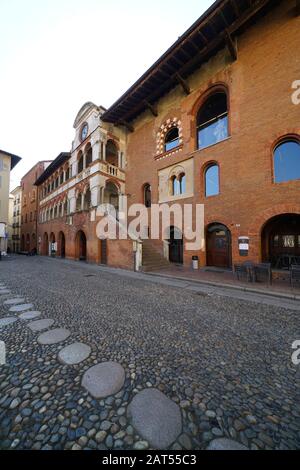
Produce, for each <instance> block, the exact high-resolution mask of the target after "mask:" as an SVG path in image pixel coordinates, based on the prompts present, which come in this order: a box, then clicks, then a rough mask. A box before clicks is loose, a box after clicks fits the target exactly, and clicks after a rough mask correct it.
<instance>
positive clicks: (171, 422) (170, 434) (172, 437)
mask: <svg viewBox="0 0 300 470" xmlns="http://www.w3.org/2000/svg"><path fill="white" fill-rule="evenodd" d="M128 414H129V417H130V418H131V421H132V425H133V426H134V428H135V429H136V430H137V432H138V434H140V435H141V436H142V437H143V439H145V440H146V441H148V442H149V444H150V446H151V447H153V448H154V449H167V448H168V447H170V445H171V444H172V443H173V442H174V441H176V439H177V438H178V436H179V435H180V434H181V433H182V417H181V411H180V408H179V406H178V405H177V404H176V403H174V402H173V401H172V400H170V399H169V398H168V397H167V396H166V395H164V394H163V393H162V392H160V391H159V390H156V389H154V388H149V389H147V390H143V391H142V392H140V393H138V394H137V395H136V396H135V397H134V398H133V400H132V402H131V403H130V405H129V407H128Z"/></svg>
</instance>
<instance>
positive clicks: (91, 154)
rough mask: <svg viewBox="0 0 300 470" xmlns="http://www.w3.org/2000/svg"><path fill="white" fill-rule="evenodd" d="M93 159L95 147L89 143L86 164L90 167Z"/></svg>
mask: <svg viewBox="0 0 300 470" xmlns="http://www.w3.org/2000/svg"><path fill="white" fill-rule="evenodd" d="M92 161H93V149H92V147H91V146H90V145H89V146H88V148H87V152H86V166H87V167H88V166H89V165H90V164H91V163H92Z"/></svg>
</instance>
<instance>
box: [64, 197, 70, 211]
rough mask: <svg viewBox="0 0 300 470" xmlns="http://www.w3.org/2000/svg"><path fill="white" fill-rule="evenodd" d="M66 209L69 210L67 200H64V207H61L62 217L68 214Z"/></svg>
mask: <svg viewBox="0 0 300 470" xmlns="http://www.w3.org/2000/svg"><path fill="white" fill-rule="evenodd" d="M68 209H69V204H68V199H66V200H65V202H64V207H63V210H64V215H67V214H68Z"/></svg>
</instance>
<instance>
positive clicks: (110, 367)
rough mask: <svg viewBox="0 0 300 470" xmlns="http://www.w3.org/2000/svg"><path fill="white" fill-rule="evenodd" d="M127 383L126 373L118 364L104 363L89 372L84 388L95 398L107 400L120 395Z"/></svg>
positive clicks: (85, 376)
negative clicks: (117, 394)
mask: <svg viewBox="0 0 300 470" xmlns="http://www.w3.org/2000/svg"><path fill="white" fill-rule="evenodd" d="M124 382H125V371H124V369H123V367H122V366H121V365H120V364H117V363H116V362H104V363H102V364H97V365H96V366H94V367H92V368H91V369H89V370H87V371H86V372H85V374H84V376H83V378H82V386H83V387H84V388H85V389H86V390H87V391H88V392H89V393H90V394H91V395H92V396H93V397H94V398H98V399H99V398H106V397H109V396H111V395H114V394H116V393H118V392H119V391H120V390H121V388H122V387H123V385H124Z"/></svg>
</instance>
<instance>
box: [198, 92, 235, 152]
mask: <svg viewBox="0 0 300 470" xmlns="http://www.w3.org/2000/svg"><path fill="white" fill-rule="evenodd" d="M228 135H229V132H228V106H227V95H226V93H225V92H224V91H219V92H216V93H214V94H213V95H211V96H209V97H208V98H207V100H206V101H205V103H204V104H203V106H202V107H201V108H200V110H199V112H198V115H197V137H198V148H199V149H203V148H205V147H209V146H210V145H213V144H216V143H218V142H221V141H222V140H224V139H226V138H227V137H228Z"/></svg>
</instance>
